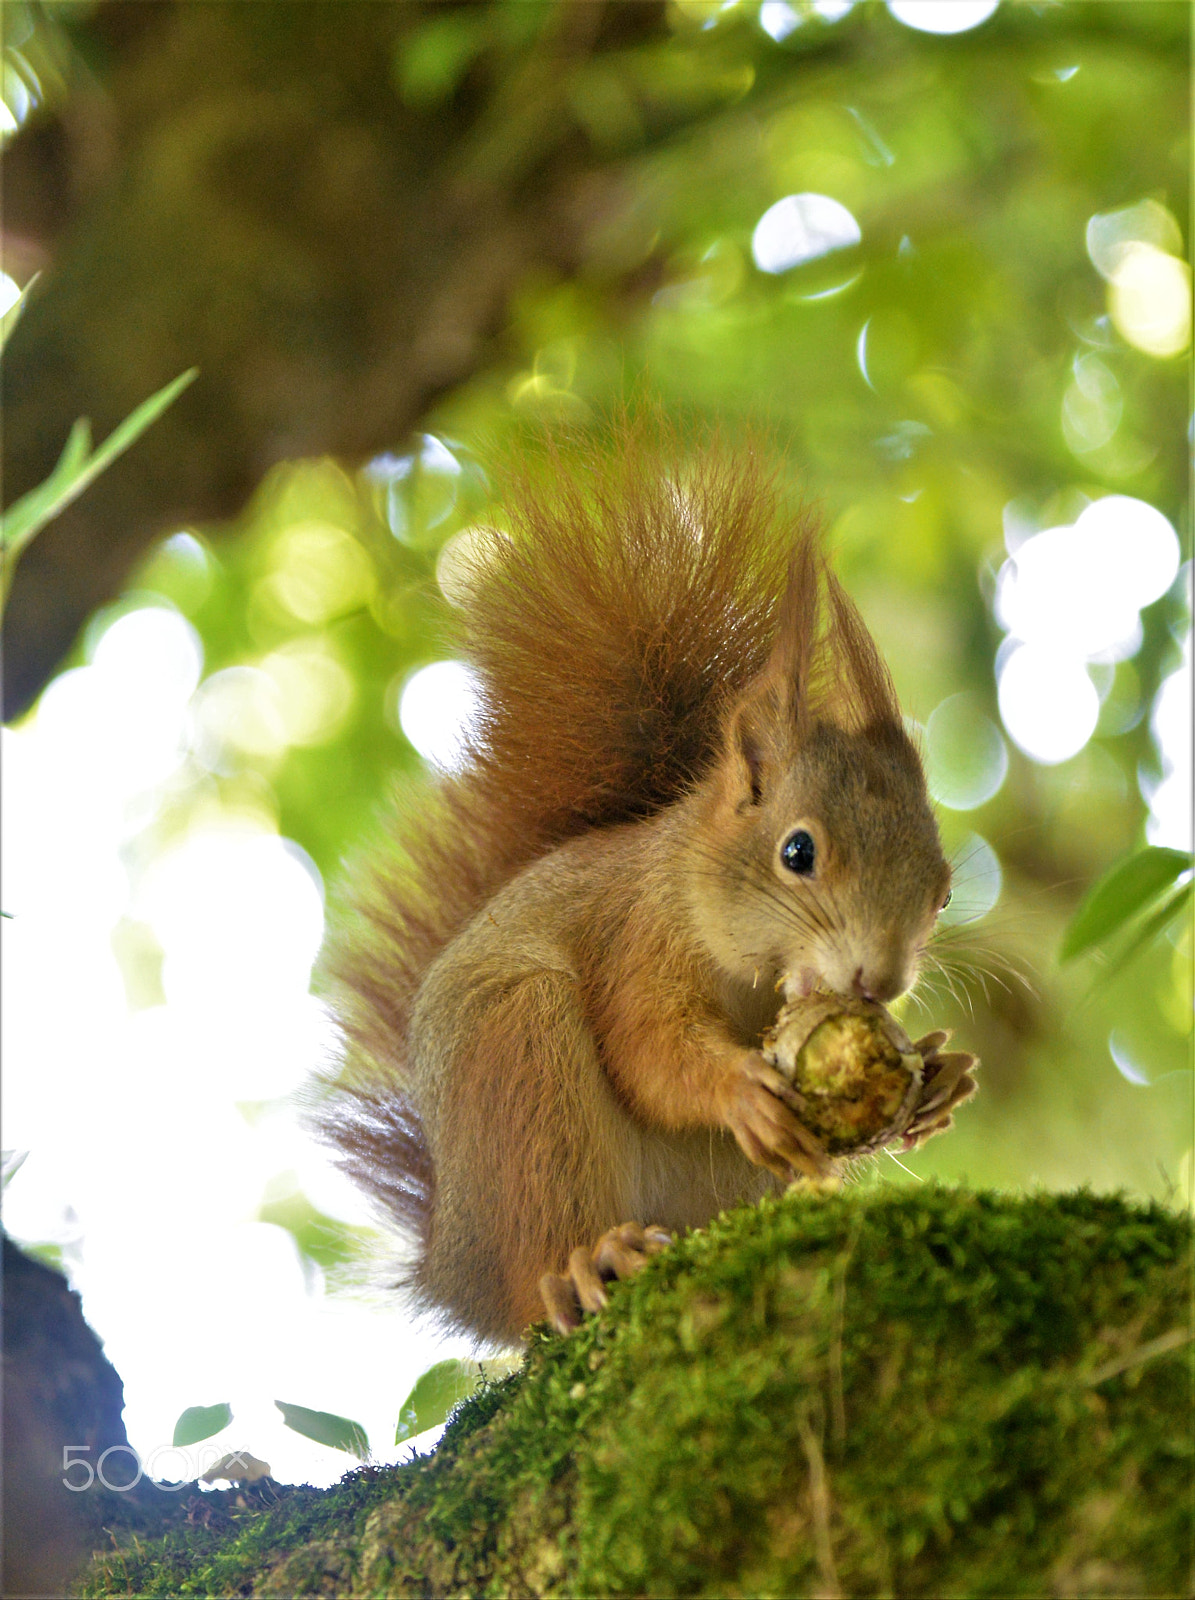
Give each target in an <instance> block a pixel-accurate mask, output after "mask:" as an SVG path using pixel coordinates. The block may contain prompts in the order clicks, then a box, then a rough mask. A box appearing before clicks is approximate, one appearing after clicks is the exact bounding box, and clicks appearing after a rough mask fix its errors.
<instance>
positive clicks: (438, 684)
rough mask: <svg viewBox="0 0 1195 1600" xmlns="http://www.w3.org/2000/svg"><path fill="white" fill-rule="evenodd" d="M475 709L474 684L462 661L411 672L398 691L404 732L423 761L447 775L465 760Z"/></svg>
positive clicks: (399, 710) (437, 663) (439, 662)
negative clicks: (466, 743) (428, 762)
mask: <svg viewBox="0 0 1195 1600" xmlns="http://www.w3.org/2000/svg"><path fill="white" fill-rule="evenodd" d="M477 708H478V692H477V682H476V679H475V678H474V676H473V673H472V672H471V671H470V670H469V668H468V667H467V666H466V665H465V664H464V662H463V661H434V662H433V663H432V664H431V666H429V667H421V668H420V669H419V671H418V672H415V673H412V675H411V676H410V677H409V678H408V679H407V680H406V682H405V683H404V684H403V685H402V687H401V689H400V690H399V699H398V720H399V724H400V725H401V727H402V731H403V733H404V734H405V735H406V736H407V738H408V739H409V740H410V741H411V743H412V744H413V745H414V746H415V748H416V750H418V752H419V754H420V755H421V756H423V758H424V759H425V760H427V761H430V762H431V763H432V765H433V766H436V767H439V768H440V769H441V770H442V771H446V772H451V771H453V770H454V769H456V768H457V767H459V766H460V765H461V763H462V761H463V760H464V756H465V748H466V745H465V741H466V739H467V736H468V731H469V727H470V725H471V723H472V722H473V720H474V718H475V717H476V715H477Z"/></svg>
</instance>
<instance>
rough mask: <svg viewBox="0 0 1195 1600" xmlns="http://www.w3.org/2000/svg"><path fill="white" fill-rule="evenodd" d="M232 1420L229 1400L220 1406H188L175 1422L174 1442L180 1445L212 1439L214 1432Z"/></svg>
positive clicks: (217, 1431)
mask: <svg viewBox="0 0 1195 1600" xmlns="http://www.w3.org/2000/svg"><path fill="white" fill-rule="evenodd" d="M231 1421H232V1407H231V1406H230V1405H229V1404H228V1401H227V1400H222V1401H221V1402H220V1404H219V1405H218V1406H188V1407H187V1409H186V1410H185V1411H184V1412H183V1413H182V1415H181V1416H180V1417H179V1419H178V1421H177V1422H176V1423H175V1424H174V1440H173V1443H174V1444H176V1445H179V1446H184V1445H189V1444H198V1443H199V1441H200V1440H201V1439H210V1438H211V1436H212V1435H213V1434H214V1433H219V1432H220V1431H221V1429H223V1428H227V1426H228V1424H229V1423H230V1422H231Z"/></svg>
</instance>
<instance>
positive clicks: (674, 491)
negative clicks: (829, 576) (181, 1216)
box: [319, 417, 814, 1235]
mask: <svg viewBox="0 0 1195 1600" xmlns="http://www.w3.org/2000/svg"><path fill="white" fill-rule="evenodd" d="M773 459H774V458H773V457H770V455H769V453H768V452H767V451H766V450H765V449H762V448H754V447H750V446H748V447H745V448H739V449H736V450H735V451H733V452H732V451H731V450H730V449H729V448H728V447H727V446H726V445H725V444H723V443H721V442H720V441H719V440H718V439H717V438H716V437H706V438H704V439H703V440H701V441H700V445H699V447H698V448H685V446H684V444H683V442H682V440H681V438H680V437H679V436H678V434H676V433H675V432H674V431H673V430H672V429H671V428H670V427H669V426H668V425H667V424H666V423H664V422H663V421H661V419H659V418H658V417H652V418H650V419H649V420H647V421H646V422H639V423H623V424H621V425H620V426H618V427H617V428H615V429H613V430H611V433H610V435H609V436H608V437H607V438H606V439H605V440H604V441H603V440H601V439H599V440H597V441H596V442H595V439H594V437H593V436H592V435H591V434H586V435H585V436H584V437H572V436H561V435H559V434H557V435H551V436H548V437H545V438H541V439H539V440H538V441H537V442H536V444H535V445H534V446H533V447H532V448H531V449H529V450H527V451H526V452H525V453H524V454H523V455H521V456H520V457H519V458H518V459H517V460H516V461H515V462H514V463H513V464H512V465H511V466H509V467H508V468H507V470H506V472H505V474H504V482H503V497H502V505H503V510H504V514H505V520H506V527H505V528H504V529H503V530H502V531H498V530H497V529H495V530H488V531H487V532H486V533H485V534H483V535H482V536H481V537H480V538H479V540H478V543H477V557H476V560H475V562H474V564H473V566H472V568H471V571H470V573H469V574H468V580H467V584H466V590H467V597H466V598H465V604H464V605H463V607H462V610H461V616H460V626H459V628H458V629H457V630H456V633H457V639H456V641H455V642H456V645H457V653H458V654H459V655H460V656H461V657H462V658H463V659H464V660H465V661H467V662H468V663H469V664H470V665H471V666H472V668H473V669H474V671H475V673H476V675H477V679H478V684H479V690H480V709H479V714H478V717H477V720H476V723H475V726H474V729H473V732H472V737H471V750H470V756H469V760H468V762H467V764H466V766H465V768H464V770H463V771H462V772H461V773H459V774H457V775H454V776H451V777H446V778H444V779H442V780H441V781H440V783H439V785H438V786H437V788H436V789H435V790H434V792H433V793H432V794H431V795H430V796H424V797H422V798H421V799H420V801H419V802H418V808H417V810H416V808H415V807H414V806H412V805H411V803H410V802H408V804H407V806H406V808H405V809H404V810H403V811H402V812H400V813H397V814H396V816H395V819H394V823H393V827H392V832H391V839H390V841H389V843H388V845H387V846H385V847H384V850H383V854H382V859H380V860H379V858H378V855H377V854H376V853H375V854H374V855H373V856H371V857H370V859H369V863H368V866H367V868H366V869H365V870H364V871H361V872H358V874H357V878H356V883H355V885H354V887H353V892H352V895H351V899H350V903H349V906H348V908H347V911H346V913H345V914H344V915H343V916H342V919H341V922H340V928H339V931H338V932H337V933H336V934H335V935H334V937H333V939H332V941H331V954H330V956H329V958H328V960H327V962H326V969H327V971H328V974H329V976H330V978H331V980H332V982H333V984H334V986H335V989H336V1004H337V1010H338V1013H339V1016H340V1018H341V1021H342V1024H343V1026H344V1028H345V1030H346V1034H347V1039H348V1054H347V1059H346V1062H345V1065H344V1068H343V1070H342V1072H341V1073H340V1075H339V1078H338V1080H337V1082H336V1085H335V1092H334V1093H333V1094H332V1096H331V1097H330V1098H329V1099H328V1101H327V1102H326V1103H325V1105H324V1107H323V1108H322V1110H321V1112H320V1114H319V1120H320V1123H321V1126H322V1130H323V1132H324V1134H325V1136H326V1137H327V1138H328V1139H329V1140H330V1141H331V1142H332V1143H333V1144H334V1145H336V1146H337V1147H338V1148H339V1149H340V1151H341V1153H342V1157H343V1161H344V1165H345V1166H346V1167H347V1168H348V1169H349V1170H350V1172H351V1173H352V1175H353V1176H354V1177H356V1178H357V1179H358V1180H359V1181H361V1182H362V1183H364V1184H365V1186H366V1187H367V1188H368V1189H370V1190H372V1191H373V1193H374V1194H375V1196H377V1197H378V1198H379V1199H381V1200H382V1201H383V1202H384V1203H385V1204H386V1206H387V1208H388V1209H389V1210H390V1211H392V1212H393V1213H396V1214H397V1215H398V1216H399V1218H400V1219H401V1220H402V1221H403V1222H404V1223H406V1224H407V1226H408V1227H409V1228H413V1230H414V1231H415V1233H416V1234H417V1235H419V1234H422V1233H423V1232H424V1230H425V1229H426V1227H427V1223H428V1218H429V1215H430V1207H431V1203H432V1183H433V1175H432V1173H431V1169H430V1163H429V1161H428V1159H427V1154H426V1151H425V1149H424V1147H423V1142H422V1139H421V1137H420V1133H419V1129H418V1125H417V1121H416V1120H415V1119H414V1117H413V1114H412V1112H411V1110H410V1108H409V1107H408V1106H407V1105H406V1104H405V1102H404V1100H403V1098H402V1093H401V1090H402V1082H403V1077H404V1054H405V1043H406V1033H407V1026H408V1021H409V1015H410V1009H411V1006H412V1003H413V1001H414V997H415V994H416V992H417V990H418V987H419V984H420V982H421V980H422V978H423V975H424V973H425V972H426V971H427V969H428V967H429V966H430V964H431V962H432V961H433V960H434V959H435V957H436V956H437V955H438V954H439V952H440V951H441V950H442V949H443V948H444V946H445V945H446V944H447V943H448V941H449V940H450V939H451V938H452V937H453V936H454V935H455V934H456V933H457V932H458V931H459V930H460V929H461V928H462V927H463V926H464V924H465V923H466V922H467V921H469V919H470V918H471V917H472V916H473V915H474V914H475V913H476V912H477V911H478V910H479V909H480V907H481V906H482V905H483V904H484V903H485V902H486V900H487V899H488V898H489V897H490V896H491V895H492V894H494V893H495V891H496V890H497V889H498V888H500V887H501V886H502V884H503V883H505V882H506V881H507V880H508V879H509V878H511V877H512V876H513V875H514V874H515V873H516V872H518V871H519V870H520V869H521V868H522V867H524V866H525V865H526V864H527V863H528V862H529V861H531V860H533V859H535V858H536V857H537V856H540V855H542V854H543V853H544V852H546V851H548V850H550V849H552V848H553V847H554V846H556V845H558V844H560V843H562V842H563V841H564V840H566V839H568V838H570V837H572V836H574V835H576V834H579V833H582V832H586V831H588V830H590V829H593V828H600V827H605V826H608V825H610V824H613V823H618V822H625V821H629V820H632V819H635V818H641V817H646V816H649V815H651V814H653V813H654V812H656V811H658V810H660V809H661V808H662V807H664V806H667V805H668V804H669V803H670V802H672V801H673V800H675V799H677V798H678V797H679V796H680V795H681V794H682V793H683V792H685V791H686V790H687V788H688V787H689V786H690V785H691V784H692V783H693V782H694V780H695V779H696V778H698V777H699V776H700V775H701V773H702V772H703V771H704V770H705V769H706V768H707V766H708V765H709V763H710V762H711V760H712V759H713V757H714V755H715V753H716V749H717V744H718V740H719V736H720V734H721V730H722V725H723V720H724V716H725V712H726V709H727V706H728V703H729V701H730V700H732V699H733V698H734V697H735V696H736V695H737V694H738V693H739V692H740V691H741V690H742V689H743V688H744V687H745V686H746V685H747V683H749V682H750V681H751V679H752V678H754V677H755V676H756V674H758V673H759V672H760V671H762V670H763V668H764V666H765V664H766V663H767V661H768V658H769V653H770V651H771V648H772V644H773V640H774V636H775V633H776V628H777V621H778V617H779V614H780V608H781V604H782V597H783V595H784V592H785V585H786V578H787V575H788V573H789V570H790V567H791V564H792V562H793V560H794V553H795V552H800V551H802V550H803V551H804V553H805V560H806V562H807V563H808V565H807V569H806V570H807V571H808V572H809V574H810V576H811V577H812V576H813V566H812V554H811V551H812V541H813V537H814V536H813V532H812V519H811V518H810V517H809V516H808V514H807V513H805V512H803V511H802V510H800V509H799V508H794V507H793V506H792V504H791V503H788V502H786V499H785V496H784V495H783V493H782V492H781V490H780V488H779V486H778V483H777V479H776V474H775V470H774V468H773V466H772V465H771V464H770V463H771V461H772V460H773Z"/></svg>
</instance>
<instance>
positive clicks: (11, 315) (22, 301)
mask: <svg viewBox="0 0 1195 1600" xmlns="http://www.w3.org/2000/svg"><path fill="white" fill-rule="evenodd" d="M40 277H41V273H40V272H35V273H34V274H33V276H32V277H31V278H30V280H29V282H28V283H27V284H26V285H25V287H24V288H23V289H22V290H21V292H20V294H19V295H18V296H17V297H16V299H15V300H14V301H13V303H12V305H10V306H9V308H8V310H7V311H6V312H5V313H4V315H3V316H2V317H0V350H3V349H4V346H5V345H6V344H7V343H8V340H9V335H10V334H11V333H12V330H13V329H14V328H15V327H16V325H17V323H18V322H19V321H20V318H21V312H22V311H24V309H25V306H26V304H27V303H28V300H29V291H30V290H31V289H32V288H33V285H34V284H35V283H36V282H37V280H38V279H39V278H40Z"/></svg>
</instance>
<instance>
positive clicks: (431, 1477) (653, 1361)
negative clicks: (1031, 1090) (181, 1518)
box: [86, 1189, 1195, 1597]
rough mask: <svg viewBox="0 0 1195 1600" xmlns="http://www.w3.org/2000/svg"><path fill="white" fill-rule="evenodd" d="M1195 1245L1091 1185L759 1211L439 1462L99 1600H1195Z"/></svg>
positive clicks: (721, 1234)
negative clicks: (370, 1598)
mask: <svg viewBox="0 0 1195 1600" xmlns="http://www.w3.org/2000/svg"><path fill="white" fill-rule="evenodd" d="M1190 1239H1191V1229H1190V1224H1189V1220H1188V1219H1185V1218H1183V1217H1180V1216H1178V1215H1177V1214H1175V1213H1172V1212H1169V1211H1166V1210H1165V1209H1163V1208H1161V1207H1158V1206H1152V1207H1138V1206H1134V1205H1131V1204H1129V1203H1127V1202H1125V1201H1122V1200H1120V1199H1117V1198H1107V1197H1104V1198H1101V1197H1096V1196H1092V1195H1089V1194H1082V1193H1081V1194H1074V1195H1042V1196H1037V1197H1030V1198H1014V1197H1005V1196H1000V1195H993V1194H972V1193H968V1192H964V1191H958V1190H946V1189H924V1190H921V1191H919V1192H917V1193H910V1192H909V1191H907V1190H899V1191H897V1190H893V1191H884V1190H871V1191H860V1190H856V1191H853V1192H847V1193H844V1194H841V1195H830V1196H818V1197H816V1198H814V1197H803V1196H801V1195H799V1194H791V1195H788V1196H786V1197H784V1198H783V1199H781V1200H777V1201H771V1202H765V1203H764V1204H763V1205H761V1206H759V1207H757V1208H752V1209H749V1210H743V1211H738V1212H735V1213H733V1214H731V1215H728V1216H726V1217H724V1218H721V1219H719V1221H718V1222H716V1223H715V1224H714V1225H713V1226H712V1227H711V1228H710V1229H709V1230H708V1231H705V1232H702V1233H700V1234H695V1235H693V1236H692V1237H690V1238H688V1239H685V1240H683V1241H682V1242H680V1243H679V1244H678V1245H676V1246H675V1247H674V1248H673V1249H672V1250H670V1251H668V1252H667V1253H666V1254H665V1255H663V1256H661V1257H659V1258H658V1259H657V1260H656V1261H654V1262H653V1263H652V1264H651V1265H650V1266H649V1267H648V1268H647V1269H646V1270H645V1271H644V1273H643V1274H642V1275H641V1276H640V1277H639V1278H638V1279H637V1280H636V1281H635V1282H634V1283H632V1284H630V1285H625V1286H620V1287H618V1288H616V1289H615V1290H614V1292H613V1293H612V1295H611V1304H610V1307H609V1309H608V1311H607V1312H606V1313H605V1314H604V1315H603V1316H601V1317H599V1318H595V1319H593V1320H591V1321H590V1322H588V1323H587V1324H586V1325H585V1327H584V1328H583V1329H581V1330H580V1331H579V1332H578V1333H577V1334H575V1335H574V1336H573V1337H572V1338H571V1339H568V1340H564V1339H560V1338H558V1337H556V1336H554V1335H552V1336H549V1335H548V1334H546V1333H544V1332H542V1331H539V1332H537V1333H536V1334H535V1336H534V1337H533V1340H532V1344H531V1348H530V1351H529V1357H528V1363H527V1366H526V1368H525V1370H524V1371H523V1372H522V1373H521V1374H519V1375H518V1376H516V1377H515V1378H513V1379H510V1380H508V1381H507V1382H506V1383H504V1384H501V1385H498V1386H495V1387H494V1388H491V1389H489V1390H487V1391H486V1392H485V1393H484V1394H482V1395H481V1396H480V1397H478V1398H477V1399H476V1400H474V1401H471V1402H469V1403H468V1404H466V1405H465V1406H464V1407H463V1408H462V1409H461V1410H460V1412H459V1413H458V1414H457V1416H456V1418H455V1420H454V1422H453V1423H452V1425H451V1426H450V1428H449V1429H448V1430H447V1431H446V1433H445V1436H444V1439H443V1441H442V1443H441V1445H440V1448H439V1450H438V1451H437V1452H436V1454H435V1455H434V1456H433V1457H431V1458H429V1459H427V1460H423V1461H417V1462H413V1463H411V1464H409V1465H407V1466H405V1467H401V1468H397V1469H393V1470H389V1471H386V1472H374V1473H370V1472H359V1473H356V1474H353V1475H351V1476H350V1477H349V1478H348V1479H347V1480H345V1482H344V1483H343V1484H342V1485H340V1486H339V1487H338V1488H337V1489H335V1490H332V1491H329V1492H328V1493H327V1494H324V1495H321V1494H317V1493H316V1492H315V1491H311V1490H303V1491H299V1492H298V1493H297V1494H296V1495H295V1496H294V1498H293V1500H292V1501H291V1503H290V1507H289V1509H288V1506H287V1504H286V1503H284V1504H282V1505H279V1506H276V1507H274V1508H273V1509H272V1510H269V1511H266V1512H263V1513H259V1514H255V1515H252V1516H247V1517H246V1518H245V1521H244V1523H243V1524H242V1525H240V1526H238V1527H237V1528H235V1530H233V1531H232V1532H231V1534H229V1535H226V1536H225V1537H224V1539H223V1540H221V1539H219V1538H213V1539H212V1540H210V1541H208V1542H206V1543H204V1544H203V1546H202V1547H200V1546H199V1545H197V1543H196V1541H195V1540H194V1539H191V1541H190V1549H189V1554H188V1553H186V1552H184V1550H183V1549H182V1548H181V1547H180V1544H179V1543H178V1542H177V1541H178V1540H179V1536H178V1535H177V1534H176V1535H170V1536H168V1538H167V1540H166V1541H165V1542H164V1545H163V1547H161V1548H158V1549H155V1548H152V1547H149V1546H145V1545H142V1547H141V1553H140V1555H138V1556H137V1559H136V1561H134V1560H133V1554H135V1552H132V1553H131V1552H129V1551H127V1550H126V1551H122V1552H121V1554H120V1556H119V1557H117V1556H108V1557H106V1558H104V1559H103V1560H102V1562H101V1564H99V1565H97V1567H96V1568H95V1569H93V1573H92V1575H91V1578H90V1580H89V1587H88V1589H87V1591H86V1592H88V1593H93V1594H99V1593H137V1594H164V1593H172V1594H174V1593H199V1592H204V1593H212V1594H230V1593H263V1594H265V1593H273V1594H281V1593H288V1594H296V1593H337V1594H346V1593H352V1594H391V1595H410V1596H415V1595H447V1594H469V1595H480V1594H492V1595H500V1594H501V1595H506V1594H558V1595H578V1594H583V1595H587V1596H588V1595H594V1596H597V1595H635V1594H642V1595H653V1596H655V1595H681V1594H684V1595H711V1596H713V1595H727V1596H730V1595H743V1596H769V1595H800V1594H831V1593H835V1592H839V1591H841V1592H844V1593H848V1594H851V1595H883V1594H893V1593H895V1594H900V1595H902V1596H905V1595H908V1596H917V1595H927V1596H941V1595H968V1596H986V1595H993V1596H995V1595H1000V1596H1006V1595H1024V1596H1034V1597H1037V1596H1041V1595H1059V1596H1066V1595H1120V1596H1123V1595H1126V1594H1133V1595H1141V1596H1144V1595H1159V1596H1161V1595H1167V1596H1170V1595H1174V1596H1178V1595H1184V1594H1187V1593H1189V1592H1190V1587H1191V1580H1192V1544H1191V1541H1192V1527H1193V1526H1195V1523H1193V1515H1192V1514H1193V1511H1195V1505H1193V1501H1192V1482H1193V1468H1195V1459H1193V1457H1195V1438H1193V1424H1192V1369H1191V1361H1190V1354H1191V1346H1190V1344H1189V1343H1186V1344H1181V1345H1180V1344H1179V1343H1178V1341H1179V1339H1180V1338H1181V1337H1182V1335H1181V1332H1180V1331H1179V1330H1185V1329H1188V1328H1189V1326H1190V1315H1191V1277H1190ZM1167 1335H1170V1336H1171V1337H1170V1338H1169V1340H1167V1339H1166V1337H1165V1336H1167ZM1154 1341H1160V1343H1159V1344H1155V1343H1154ZM1151 1352H1152V1354H1151ZM172 1539H173V1540H175V1541H176V1542H175V1543H174V1544H170V1540H172ZM296 1545H297V1546H299V1548H298V1549H296ZM283 1551H291V1552H292V1553H291V1554H289V1555H287V1556H283V1555H282V1554H281V1552H283ZM155 1562H157V1563H159V1564H158V1565H154V1563H155ZM188 1563H189V1564H188ZM105 1572H106V1573H107V1574H108V1579H107V1587H105V1579H104V1576H103V1574H104V1573H105Z"/></svg>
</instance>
